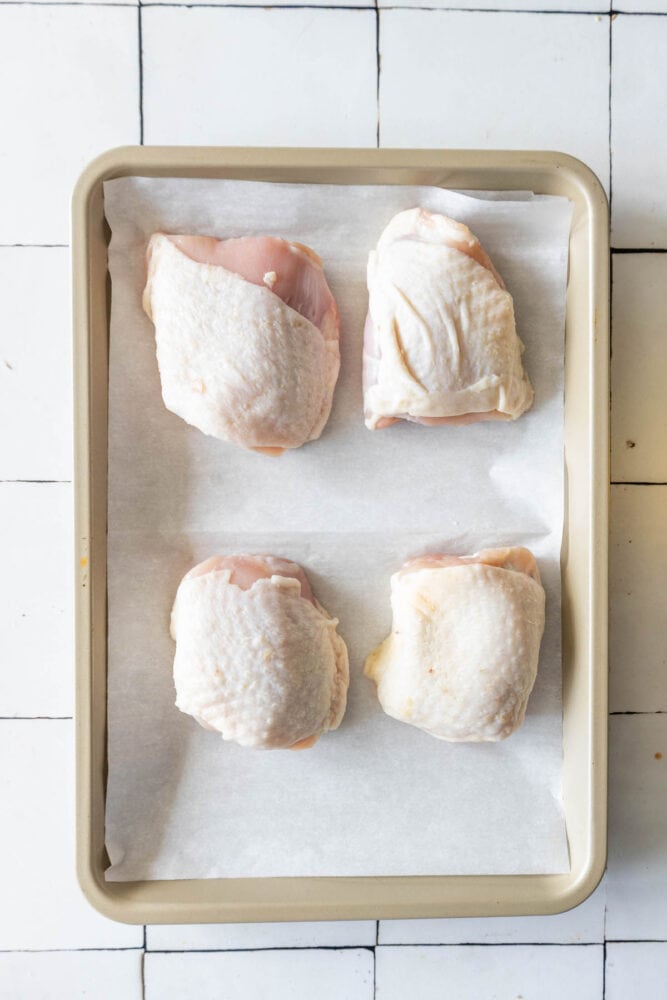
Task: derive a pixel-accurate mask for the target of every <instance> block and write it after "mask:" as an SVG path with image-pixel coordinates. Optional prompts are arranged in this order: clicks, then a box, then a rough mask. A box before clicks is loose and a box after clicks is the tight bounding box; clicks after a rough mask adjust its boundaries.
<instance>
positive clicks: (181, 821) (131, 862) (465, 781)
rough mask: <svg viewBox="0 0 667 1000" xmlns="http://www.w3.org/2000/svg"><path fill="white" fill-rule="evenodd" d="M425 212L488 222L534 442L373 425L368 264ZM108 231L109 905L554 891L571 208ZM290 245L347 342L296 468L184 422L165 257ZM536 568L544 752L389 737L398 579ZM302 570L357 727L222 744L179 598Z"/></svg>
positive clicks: (149, 186)
mask: <svg viewBox="0 0 667 1000" xmlns="http://www.w3.org/2000/svg"><path fill="white" fill-rule="evenodd" d="M415 205H423V206H425V207H427V208H430V209H434V210H437V211H441V212H444V213H446V214H448V215H451V216H453V217H454V218H456V219H459V220H461V221H463V222H465V223H467V224H468V225H469V226H470V227H471V229H472V230H473V232H474V233H475V234H476V235H477V236H478V237H479V239H480V240H481V241H482V243H483V245H484V247H485V248H486V250H487V251H488V252H489V254H490V255H491V257H492V258H493V260H494V263H495V265H496V267H497V268H498V270H499V271H500V273H501V274H502V275H503V278H504V280H505V282H506V284H507V287H508V289H509V290H510V291H511V293H512V295H513V296H514V303H515V310H516V317H517V328H518V331H519V334H520V336H521V338H522V340H523V341H524V343H525V345H526V353H525V356H524V361H525V365H526V367H527V370H528V372H529V375H530V378H531V380H532V383H533V385H534V387H535V405H534V407H533V409H532V410H531V411H530V412H529V413H528V414H526V415H525V416H523V417H521V418H520V419H519V420H518V421H516V422H515V423H493V422H492V423H483V424H477V425H471V426H468V427H461V428H446V427H443V428H431V429H427V428H423V427H418V426H416V425H410V424H401V425H399V426H395V427H393V428H390V429H387V430H384V431H376V432H370V431H368V430H366V428H365V427H364V423H363V417H362V401H361V345H362V331H363V325H364V317H365V311H366V305H367V295H366V287H365V265H366V257H367V254H368V250H369V249H370V248H371V247H373V246H374V245H375V243H376V241H377V238H378V236H379V234H380V232H381V231H382V229H383V228H384V226H385V225H386V223H387V222H388V221H389V219H390V218H391V216H392V215H393V214H394V213H395V212H397V211H400V210H401V209H404V208H410V207H413V206H415ZM105 206H106V215H107V219H108V221H109V224H110V226H111V229H112V240H111V246H110V253H109V267H110V271H111V278H112V314H111V341H110V371H109V566H108V569H109V577H108V588H109V676H108V724H109V731H108V760H109V778H108V787H107V813H106V844H107V850H108V853H109V857H110V860H111V867H110V869H109V870H108V872H107V878H108V879H111V880H120V881H124V880H131V879H172V878H206V877H214V876H280V875H329V876H335V875H438V874H507V873H525V874H529V873H555V872H563V871H566V870H567V869H568V865H569V862H568V853H567V843H566V836H565V824H564V817H563V809H562V802H561V768H562V747H561V650H560V631H561V622H560V574H559V553H560V545H561V536H562V518H563V404H562V385H563V331H564V313H565V285H566V272H567V246H568V233H569V225H570V217H571V206H570V204H569V202H568V201H566V200H565V199H562V198H554V197H533V196H531V195H526V196H524V197H523V198H522V197H517V195H516V194H515V193H513V194H509V195H507V197H506V199H504V198H503V196H495V197H494V196H489V195H487V194H480V195H479V197H468V196H465V195H461V194H457V193H452V192H449V191H443V190H439V189H437V188H410V187H390V186H387V187H375V186H373V187H371V186H369V187H345V186H324V185H289V184H260V183H252V182H241V181H217V180H211V181H208V180H186V179H147V178H125V179H121V180H115V181H110V182H107V183H106V184H105ZM157 230H162V231H165V232H176V233H199V234H204V235H214V236H219V237H226V236H238V235H243V234H250V233H257V234H259V233H272V234H275V235H279V236H284V237H286V238H288V239H293V240H298V241H300V242H303V243H306V244H308V245H309V246H312V247H313V248H314V249H315V250H316V251H317V252H318V253H319V254H320V255H321V257H322V259H323V261H324V267H325V271H326V275H327V278H328V280H329V283H330V285H331V288H332V291H333V293H334V295H335V297H336V299H337V302H338V306H339V309H340V313H341V319H342V341H341V348H342V357H343V363H342V369H341V375H340V379H339V383H338V386H337V389H336V395H335V399H334V407H333V412H332V416H331V419H330V421H329V424H328V425H327V427H326V429H325V431H324V434H323V435H322V437H321V439H320V440H319V441H317V442H315V443H313V444H310V445H307V446H306V447H303V448H301V449H299V450H297V451H295V452H291V453H289V454H287V455H285V456H283V457H282V458H280V459H271V458H267V457H264V456H259V455H256V454H253V453H249V452H245V451H243V450H241V449H240V448H237V447H235V446H233V445H229V444H225V443H223V442H220V441H216V440H214V439H212V438H207V437H205V436H204V435H203V434H201V433H200V432H199V431H197V430H195V429H194V428H192V427H189V426H188V425H187V424H185V423H184V422H183V421H181V420H180V419H179V418H178V417H176V416H174V415H173V414H171V413H169V412H168V411H167V410H166V409H165V408H164V406H163V404H162V400H161V396H160V385H159V378H158V372H157V366H156V361H155V343H154V334H153V328H152V325H151V323H150V322H149V321H148V319H147V318H146V317H145V316H144V314H143V312H142V310H141V291H142V286H143V282H144V263H143V258H144V253H145V249H146V243H147V240H148V238H149V237H150V235H151V234H152V233H153V232H155V231H157ZM508 544H520V545H527V546H528V547H529V548H531V549H532V551H533V552H534V553H535V555H536V556H537V558H538V561H539V566H540V571H541V573H542V578H543V581H544V584H545V587H546V591H547V626H546V632H545V636H544V640H543V644H542V653H541V658H540V667H539V673H538V679H537V683H536V685H535V689H534V691H533V694H532V696H531V699H530V703H529V706H528V714H527V717H526V722H525V724H524V726H523V728H522V729H521V730H520V731H519V732H518V733H517V734H515V735H514V736H512V737H511V738H510V739H508V740H506V741H505V742H502V743H494V744H482V745H474V744H467V745H466V744H459V745H455V744H448V743H444V742H440V741H438V740H435V739H433V738H432V737H430V736H427V735H425V734H424V733H421V732H419V731H418V730H416V729H414V728H412V727H410V726H406V725H402V724H400V723H398V722H396V721H394V720H392V719H390V718H388V717H387V716H385V715H384V714H383V713H382V711H381V710H380V707H379V705H378V702H377V699H376V696H375V690H374V686H373V684H372V683H371V682H370V681H368V680H366V679H365V678H364V677H363V674H362V666H363V660H364V657H365V655H366V654H367V653H368V652H369V651H370V650H371V649H372V648H373V647H374V646H375V645H376V644H377V643H378V642H379V641H380V640H381V639H382V638H384V636H385V635H386V633H387V631H388V629H389V625H390V611H389V576H390V574H391V573H392V572H394V571H395V570H396V569H397V568H398V567H399V566H400V565H401V563H402V562H403V560H404V559H406V558H407V557H409V556H413V555H418V554H420V553H424V552H430V551H445V552H453V553H458V554H465V553H470V552H474V551H476V550H477V549H480V548H483V547H486V546H495V545H508ZM239 551H242V552H271V553H274V554H276V555H282V556H287V557H288V558H290V559H294V560H296V561H297V562H299V563H301V564H302V565H303V566H304V568H305V569H306V571H307V573H308V575H309V577H310V579H311V582H312V584H313V587H314V589H315V591H316V593H317V595H318V597H319V599H320V600H321V602H322V603H323V604H324V605H325V607H326V608H327V609H328V610H329V611H330V613H332V614H334V615H336V616H337V617H338V618H339V619H340V632H341V634H342V635H343V637H344V638H345V640H346V642H347V643H348V648H349V651H350V665H351V676H352V680H351V686H350V694H349V707H348V710H347V714H346V716H345V719H344V721H343V724H342V726H341V728H340V729H339V730H338V731H337V732H336V733H333V734H329V735H328V736H326V737H324V738H323V739H322V740H321V741H320V742H319V743H318V744H317V746H316V747H315V748H314V749H312V750H308V751H304V752H300V753H296V752H289V751H273V752H269V751H256V750H247V749H242V748H240V747H236V746H234V745H233V744H229V743H225V742H223V741H222V740H221V739H220V738H219V737H218V736H217V735H216V734H213V733H210V732H205V731H204V730H203V729H201V728H199V726H197V725H196V723H195V722H194V721H193V720H192V719H190V718H189V717H187V716H185V715H182V714H181V713H180V712H178V711H177V709H176V708H175V707H174V690H173V682H172V676H171V665H172V660H173V653H174V646H173V643H172V641H171V639H170V637H169V631H168V622H169V613H170V610H171V605H172V602H173V597H174V594H175V591H176V587H177V585H178V582H179V580H180V578H181V576H182V575H183V573H185V572H186V570H187V569H188V568H189V567H190V566H191V565H192V564H194V563H196V562H198V561H199V560H201V559H204V558H206V557H207V556H210V555H214V554H216V553H231V552H239Z"/></svg>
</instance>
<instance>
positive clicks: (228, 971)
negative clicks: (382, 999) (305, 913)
mask: <svg viewBox="0 0 667 1000" xmlns="http://www.w3.org/2000/svg"><path fill="white" fill-rule="evenodd" d="M144 978H145V983H146V994H145V1000H184V998H185V997H193V998H194V997H196V998H197V1000H221V997H222V996H224V1000H269V998H270V1000H305V998H310V997H317V1000H373V952H372V951H361V950H356V949H349V950H347V951H317V950H312V951H311V950H306V951H253V952H250V951H245V952H238V951H237V952H233V951H228V952H217V953H215V954H189V955H188V954H177V955H156V954H154V953H153V954H151V953H148V954H147V955H146V960H145V967H144ZM221 984H224V993H221Z"/></svg>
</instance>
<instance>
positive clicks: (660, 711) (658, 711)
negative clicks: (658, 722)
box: [609, 708, 667, 715]
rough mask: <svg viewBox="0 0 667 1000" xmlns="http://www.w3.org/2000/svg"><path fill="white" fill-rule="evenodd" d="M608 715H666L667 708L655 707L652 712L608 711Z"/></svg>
mask: <svg viewBox="0 0 667 1000" xmlns="http://www.w3.org/2000/svg"><path fill="white" fill-rule="evenodd" d="M609 714H610V715H667V709H664V708H656V709H655V710H654V711H653V712H610V713H609Z"/></svg>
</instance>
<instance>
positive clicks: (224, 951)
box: [0, 938, 667, 955]
mask: <svg viewBox="0 0 667 1000" xmlns="http://www.w3.org/2000/svg"><path fill="white" fill-rule="evenodd" d="M607 944H667V939H665V938H608V939H607V940H606V941H574V942H568V941H496V942H489V941H457V942H452V941H449V942H433V941H425V942H421V943H420V942H418V941H413V942H410V944H398V943H395V944H394V943H392V944H385V945H382V947H384V948H600V947H603V948H604V947H605V945H607ZM120 951H137V952H141V953H142V954H146V955H234V954H246V953H249V952H251V953H254V952H265V951H270V952H274V951H372V952H373V953H374V954H375V948H374V947H371V946H369V945H303V946H292V947H286V946H282V947H281V946H277V947H274V948H151V949H149V950H147V951H146V952H145V953H144V952H143V948H141V946H139V945H137V946H134V947H119V948H111V947H107V948H0V955H61V954H68V953H69V954H78V953H79V952H120Z"/></svg>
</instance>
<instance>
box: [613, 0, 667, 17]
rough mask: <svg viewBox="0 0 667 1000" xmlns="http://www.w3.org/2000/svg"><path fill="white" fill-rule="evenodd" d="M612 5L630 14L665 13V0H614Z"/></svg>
mask: <svg viewBox="0 0 667 1000" xmlns="http://www.w3.org/2000/svg"><path fill="white" fill-rule="evenodd" d="M613 7H614V10H615V11H621V12H629V13H631V14H666V13H667V0H614V4H613Z"/></svg>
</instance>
